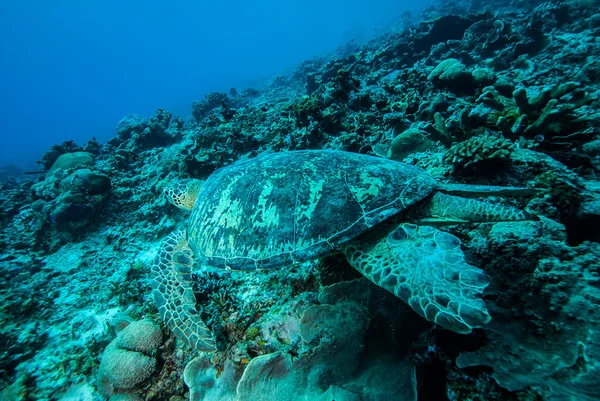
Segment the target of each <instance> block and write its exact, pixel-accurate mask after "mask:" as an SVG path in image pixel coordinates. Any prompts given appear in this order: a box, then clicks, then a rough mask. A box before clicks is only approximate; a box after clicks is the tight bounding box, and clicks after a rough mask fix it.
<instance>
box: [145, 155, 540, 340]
mask: <svg viewBox="0 0 600 401" xmlns="http://www.w3.org/2000/svg"><path fill="white" fill-rule="evenodd" d="M165 191H166V195H167V198H168V199H169V201H170V202H171V203H173V204H175V205H176V206H178V207H180V208H182V209H187V210H191V215H190V217H189V222H188V225H187V230H185V231H177V232H174V233H172V234H170V235H169V236H167V237H166V238H165V239H164V240H163V242H162V244H161V246H160V249H159V252H158V255H157V257H156V259H155V261H154V263H153V265H152V269H151V277H152V279H151V282H152V288H153V290H152V292H153V296H154V299H155V302H156V304H157V307H158V311H159V313H160V315H161V317H162V319H163V320H164V321H165V323H166V324H167V326H168V327H169V329H170V330H171V331H172V332H173V333H174V334H175V335H176V336H177V337H178V338H180V339H181V340H183V341H184V342H185V343H186V344H188V345H189V346H191V347H193V348H195V349H197V350H200V351H215V349H216V346H215V339H214V337H213V335H212V333H211V332H210V330H209V329H208V328H207V327H206V325H205V324H204V323H203V322H202V320H201V319H200V317H199V315H198V312H197V310H196V308H195V297H194V293H193V291H192V285H191V271H192V265H193V261H194V258H195V259H197V260H199V261H200V263H201V264H202V265H205V266H210V267H214V268H221V269H234V270H252V269H264V268H283V267H285V266H290V265H292V264H294V263H298V262H302V261H306V260H311V259H316V258H320V257H323V256H326V255H330V254H332V253H336V252H341V253H343V254H345V255H346V258H347V259H348V262H349V263H350V264H351V265H352V266H353V267H354V268H355V269H356V270H358V271H359V272H360V273H362V274H363V275H364V276H365V277H367V278H368V279H369V280H371V281H372V282H373V283H375V284H377V285H379V286H381V287H383V288H385V289H386V290H388V291H390V292H392V293H393V294H395V295H396V296H398V297H399V298H400V299H402V300H403V301H404V302H406V303H408V304H409V305H410V306H411V307H412V309H414V310H415V311H416V312H417V313H418V314H419V315H421V316H422V317H424V318H425V319H427V320H429V321H432V322H435V323H437V324H439V325H440V326H442V327H445V328H447V329H450V330H452V331H455V332H458V333H469V332H471V329H472V328H474V327H479V326H481V325H484V324H485V323H487V322H488V321H489V320H490V315H489V314H488V312H487V309H486V306H485V303H484V301H483V300H482V299H481V295H482V292H483V290H484V289H485V287H486V286H487V285H488V283H489V280H490V279H489V277H488V276H487V275H486V274H485V273H483V271H481V270H480V269H478V268H477V267H474V266H471V265H469V264H467V263H466V262H465V257H464V254H463V252H462V251H461V248H460V245H461V242H460V240H459V239H458V238H457V237H455V236H454V235H452V234H449V233H446V232H444V231H441V230H439V229H438V228H436V227H435V226H436V225H440V224H455V223H461V222H489V221H518V220H536V219H537V218H536V217H535V216H534V215H532V214H530V213H528V212H525V211H523V210H519V209H516V208H513V207H508V206H500V205H494V204H490V203H485V202H481V201H478V200H475V199H469V198H468V197H459V196H455V195H457V194H460V195H462V196H465V195H474V196H479V195H486V194H489V195H507V194H512V193H518V192H526V191H527V190H526V189H525V188H506V187H490V186H469V185H443V184H439V183H437V182H436V180H435V179H434V178H433V177H432V176H431V175H429V174H428V173H427V172H425V171H424V170H422V169H421V168H418V167H415V166H412V165H409V164H404V163H400V162H396V161H391V160H387V159H383V158H379V157H374V156H368V155H362V154H357V153H350V152H342V151H332V150H305V151H289V152H280V153H267V154H263V155H261V156H258V157H256V158H253V159H248V160H244V161H239V162H236V163H234V164H232V165H230V166H227V167H224V168H221V169H219V170H216V171H215V172H214V173H212V174H211V175H210V176H209V177H208V179H207V180H206V181H205V182H204V183H202V184H201V182H200V181H198V180H189V179H188V180H182V181H179V182H177V183H174V184H173V185H171V186H169V187H168V188H167V189H166V190H165Z"/></svg>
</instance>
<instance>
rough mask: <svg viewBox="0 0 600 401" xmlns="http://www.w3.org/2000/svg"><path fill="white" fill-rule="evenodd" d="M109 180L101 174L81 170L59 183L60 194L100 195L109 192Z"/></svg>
mask: <svg viewBox="0 0 600 401" xmlns="http://www.w3.org/2000/svg"><path fill="white" fill-rule="evenodd" d="M110 187H111V185H110V178H109V177H108V176H107V175H105V174H102V173H98V172H95V171H92V170H89V169H81V170H77V171H75V172H74V173H73V174H71V175H69V176H68V177H66V178H64V179H63V180H61V181H60V184H59V189H60V191H62V192H69V191H72V192H77V193H86V194H88V195H90V196H93V195H101V194H105V193H107V192H109V191H110Z"/></svg>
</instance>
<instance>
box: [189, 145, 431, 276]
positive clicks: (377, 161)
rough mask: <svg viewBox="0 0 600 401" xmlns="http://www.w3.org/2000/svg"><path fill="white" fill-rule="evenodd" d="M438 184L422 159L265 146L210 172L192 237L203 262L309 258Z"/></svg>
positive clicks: (240, 264)
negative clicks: (411, 160) (273, 150)
mask: <svg viewBox="0 0 600 401" xmlns="http://www.w3.org/2000/svg"><path fill="white" fill-rule="evenodd" d="M435 185H436V182H435V180H434V179H433V178H432V177H431V176H430V175H429V174H427V173H426V172H425V171H424V170H422V169H420V168H418V167H415V166H411V165H408V164H404V163H399V162H395V161H391V160H387V159H383V158H379V157H373V156H367V155H361V154H358V153H349V152H341V151H324V150H308V151H293V152H281V153H269V154H264V155H261V156H259V157H257V158H254V159H250V160H245V161H242V162H237V163H235V164H232V165H231V166H228V167H224V168H222V169H219V170H217V171H215V172H214V173H213V174H212V175H211V176H210V177H208V179H207V180H206V182H205V183H204V185H203V187H202V189H201V190H200V192H199V194H198V199H197V201H196V203H195V205H194V208H193V210H192V213H191V216H190V221H189V225H188V230H187V231H188V242H189V244H190V247H191V248H192V250H193V252H194V255H196V257H197V258H198V259H199V260H200V262H201V263H203V264H205V265H208V266H212V267H217V268H231V269H236V270H248V269H256V268H270V267H271V268H272V267H278V266H281V265H284V264H290V263H297V262H302V261H305V260H310V259H314V258H318V257H321V256H325V255H327V254H330V253H333V252H335V251H337V250H338V249H339V248H340V245H341V244H343V243H345V242H347V241H349V240H351V239H353V238H355V237H357V236H358V235H360V234H361V233H363V232H364V231H365V230H369V229H371V228H372V227H373V226H375V225H376V224H378V223H381V222H382V221H384V220H386V219H388V218H389V217H391V216H393V215H395V214H397V213H399V212H401V211H403V210H405V209H406V208H407V207H409V206H411V205H413V204H414V203H416V202H418V201H420V200H421V199H423V198H425V197H426V196H427V195H429V194H430V193H431V191H432V190H433V189H434V187H435Z"/></svg>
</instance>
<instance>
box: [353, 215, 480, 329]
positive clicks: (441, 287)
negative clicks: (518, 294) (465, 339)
mask: <svg viewBox="0 0 600 401" xmlns="http://www.w3.org/2000/svg"><path fill="white" fill-rule="evenodd" d="M344 253H345V254H346V257H347V258H348V261H349V262H350V264H351V265H352V266H354V268H355V269H357V270H358V271H359V272H361V273H362V274H363V275H364V276H365V277H367V278H368V279H369V280H371V281H372V282H374V283H375V284H377V285H379V286H380V287H383V288H385V289H386V290H388V291H390V292H391V293H393V294H394V295H396V296H397V297H399V298H400V299H402V300H403V301H404V302H406V303H407V304H409V305H410V306H411V307H412V308H413V309H414V310H415V311H416V312H417V313H418V314H419V315H421V316H423V317H424V318H425V319H427V320H429V321H431V322H435V323H437V324H439V325H440V326H442V327H445V328H447V329H449V330H452V331H455V332H457V333H463V334H467V333H470V332H471V330H472V329H473V328H475V327H479V326H481V325H484V324H485V323H487V322H489V320H490V315H489V314H488V312H487V308H486V306H485V303H484V301H483V300H482V299H481V295H482V293H483V290H484V289H485V287H487V285H488V284H489V281H490V279H489V277H488V276H487V275H486V274H485V273H483V271H481V270H480V269H478V268H476V267H474V266H471V265H469V264H467V263H466V262H465V256H464V254H463V252H462V250H461V249H460V240H459V239H458V238H456V237H455V236H454V235H452V234H448V233H445V232H443V231H440V230H438V229H437V228H435V227H430V226H416V225H414V224H400V225H399V226H398V227H397V228H396V229H394V230H393V231H392V232H390V233H389V234H387V235H385V236H383V237H378V238H372V239H367V240H361V239H358V240H355V241H353V242H352V243H350V244H349V245H348V246H347V247H346V248H345V249H344Z"/></svg>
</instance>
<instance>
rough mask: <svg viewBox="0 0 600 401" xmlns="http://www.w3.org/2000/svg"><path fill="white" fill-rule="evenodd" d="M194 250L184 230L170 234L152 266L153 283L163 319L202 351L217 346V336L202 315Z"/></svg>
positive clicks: (190, 343) (156, 300)
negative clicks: (195, 285)
mask: <svg viewBox="0 0 600 401" xmlns="http://www.w3.org/2000/svg"><path fill="white" fill-rule="evenodd" d="M193 262H194V259H193V255H192V250H191V249H190V248H189V246H188V243H187V240H186V239H185V232H184V231H176V232H173V233H171V234H169V235H168V236H167V237H165V239H164V240H163V242H162V243H161V245H160V249H159V251H158V255H157V256H156V259H155V260H154V263H153V264H152V268H151V276H150V277H151V286H152V295H153V296H154V301H155V302H156V306H157V308H158V312H159V313H160V317H161V319H162V320H163V321H164V322H165V324H166V325H167V327H168V328H169V330H171V332H172V333H174V334H175V335H176V336H177V337H178V338H179V339H181V340H182V341H183V342H184V343H185V344H186V345H188V346H190V347H192V348H194V349H197V350H199V351H205V352H212V351H215V350H216V344H215V339H214V337H213V335H212V333H211V332H210V330H209V329H208V328H207V327H206V325H205V324H204V322H202V320H201V319H200V317H199V316H198V311H197V310H196V298H195V297H194V291H193V289H192V284H191V268H192V264H193Z"/></svg>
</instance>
